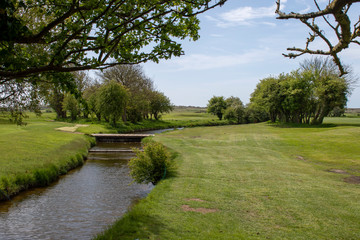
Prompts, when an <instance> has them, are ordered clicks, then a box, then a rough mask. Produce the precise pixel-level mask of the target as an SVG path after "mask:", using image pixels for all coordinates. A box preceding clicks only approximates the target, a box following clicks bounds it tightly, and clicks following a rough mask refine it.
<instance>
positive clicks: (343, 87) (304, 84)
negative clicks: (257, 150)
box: [250, 59, 349, 124]
mask: <svg viewBox="0 0 360 240" xmlns="http://www.w3.org/2000/svg"><path fill="white" fill-rule="evenodd" d="M331 66H332V64H331V63H330V62H329V61H328V60H323V61H321V60H319V59H313V60H312V61H306V62H304V63H303V64H302V68H301V69H299V70H296V71H293V72H291V73H289V74H280V75H279V76H278V77H269V78H265V79H263V80H261V81H260V83H259V84H258V85H257V86H256V89H255V91H254V92H253V93H252V95H251V99H250V101H251V105H254V106H256V107H258V108H262V109H263V110H265V111H266V112H267V113H268V114H269V116H270V119H271V121H273V122H275V121H276V120H277V119H278V120H280V121H281V122H292V123H307V124H310V123H311V124H321V123H322V122H323V119H324V117H326V116H327V115H328V114H329V113H330V112H331V111H332V110H333V109H335V108H340V109H343V108H344V107H345V105H346V101H347V95H348V93H349V82H348V81H347V80H346V79H345V78H344V77H339V76H338V74H337V73H338V71H334V68H332V67H331Z"/></svg>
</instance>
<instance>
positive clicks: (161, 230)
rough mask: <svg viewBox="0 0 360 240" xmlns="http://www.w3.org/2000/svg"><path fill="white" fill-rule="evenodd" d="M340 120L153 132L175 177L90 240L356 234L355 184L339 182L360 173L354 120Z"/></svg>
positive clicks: (359, 193)
mask: <svg viewBox="0 0 360 240" xmlns="http://www.w3.org/2000/svg"><path fill="white" fill-rule="evenodd" d="M344 121H347V120H341V119H326V122H327V123H328V124H327V125H325V126H321V127H314V126H312V127H300V126H289V125H286V126H279V125H270V124H265V123H262V124H248V125H238V126H221V127H211V128H209V127H202V128H193V129H184V130H181V131H174V132H168V133H165V134H161V135H158V136H156V137H155V139H156V140H157V141H160V142H162V143H163V144H164V145H166V146H168V147H169V148H170V149H171V150H173V151H176V152H177V153H178V157H177V158H176V161H177V165H178V170H177V175H176V176H174V177H172V178H169V179H166V180H164V181H162V182H160V183H159V184H158V185H157V186H156V187H155V188H154V189H153V191H152V192H151V193H150V194H149V195H148V197H147V198H145V199H144V200H142V201H140V203H139V204H138V205H136V206H135V207H134V208H133V209H132V210H131V211H130V212H129V213H127V214H126V215H125V217H123V218H122V219H121V220H119V221H118V222H117V223H115V224H114V226H113V227H111V228H110V229H109V230H108V231H106V232H105V233H104V234H103V235H100V236H98V238H97V239H132V240H133V239H360V185H358V184H350V183H346V182H345V181H344V178H347V177H350V176H360V148H359V142H360V126H359V125H360V119H358V121H354V122H353V121H352V120H351V121H350V122H344ZM337 124H338V125H337ZM334 169H338V170H343V171H346V172H347V173H348V174H338V173H333V172H329V171H328V170H334ZM189 199H193V200H189ZM199 199H201V200H203V201H199ZM195 200H197V201H195ZM184 205H188V207H184ZM189 208H191V209H192V210H196V209H197V210H201V209H200V208H207V209H213V210H216V212H211V213H206V214H203V213H200V212H193V211H184V209H189Z"/></svg>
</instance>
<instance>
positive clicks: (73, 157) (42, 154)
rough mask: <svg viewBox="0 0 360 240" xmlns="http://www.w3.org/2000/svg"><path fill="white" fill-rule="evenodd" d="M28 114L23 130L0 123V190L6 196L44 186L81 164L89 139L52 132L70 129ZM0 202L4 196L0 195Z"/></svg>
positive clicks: (46, 117)
mask: <svg viewBox="0 0 360 240" xmlns="http://www.w3.org/2000/svg"><path fill="white" fill-rule="evenodd" d="M52 118H53V116H52V115H51V114H44V115H43V116H42V117H40V118H37V117H35V116H34V115H32V114H30V118H29V119H27V120H26V122H27V125H26V126H17V125H15V124H11V123H9V122H7V121H6V120H4V119H2V120H1V121H0V152H1V158H0V189H1V190H2V191H5V192H6V193H7V194H8V195H10V196H11V195H14V194H16V193H18V192H19V191H21V190H24V189H27V188H29V187H33V186H45V185H48V184H49V183H50V182H52V181H54V180H56V179H57V178H58V176H59V175H61V174H65V173H66V172H67V171H68V170H70V169H72V168H74V167H76V166H79V165H81V164H82V163H83V156H86V155H87V149H88V147H89V146H90V141H91V140H90V138H89V137H87V136H84V135H80V134H72V133H66V132H61V131H57V130H55V128H58V127H64V126H73V125H74V124H71V123H61V122H54V121H50V119H52ZM0 195H1V196H0V199H3V198H4V196H3V195H2V194H0Z"/></svg>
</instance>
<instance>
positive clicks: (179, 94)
mask: <svg viewBox="0 0 360 240" xmlns="http://www.w3.org/2000/svg"><path fill="white" fill-rule="evenodd" d="M282 2H283V3H284V7H283V9H282V10H283V11H284V12H291V11H294V12H305V11H309V10H310V11H315V8H314V7H315V6H314V3H313V1H312V0H287V1H284V0H283V1H282ZM318 2H319V3H323V4H324V3H325V2H327V0H318ZM358 5H360V4H354V5H353V7H352V10H351V12H350V14H351V15H352V16H355V17H358V16H359V12H360V6H358ZM274 11H275V0H273V1H271V0H270V1H269V0H257V1H254V0H252V1H251V0H228V2H227V3H226V4H225V5H224V6H223V7H218V8H216V9H213V10H210V11H208V12H206V13H204V14H202V15H201V16H200V17H199V18H200V20H201V23H200V27H201V30H200V39H199V40H198V41H195V42H194V41H189V40H185V41H183V49H184V51H185V55H184V56H181V57H178V58H173V59H171V60H163V61H161V62H160V63H158V64H156V63H152V62H149V63H146V64H143V67H144V70H145V73H146V75H147V76H149V77H150V78H152V79H153V81H154V83H155V85H156V86H157V89H158V90H160V91H162V92H164V93H165V95H167V96H168V97H169V98H170V99H171V101H172V103H173V104H175V105H185V106H189V105H191V106H206V105H207V102H208V100H209V99H210V98H211V97H212V96H224V97H230V96H236V97H240V99H241V100H242V101H243V102H244V103H248V102H249V97H250V94H251V93H252V92H253V90H254V89H255V87H256V84H257V83H258V82H259V80H260V79H263V78H265V77H268V76H270V75H273V76H275V75H278V74H280V73H283V72H284V73H288V72H290V71H292V70H295V69H297V68H298V67H299V62H302V61H303V60H304V59H306V58H311V56H310V55H305V56H301V57H299V58H297V59H295V60H294V59H288V58H285V57H283V56H282V53H286V48H287V47H294V46H295V47H304V45H305V41H306V38H307V37H308V32H309V31H308V29H307V28H306V26H305V25H304V24H302V23H300V22H299V21H298V20H277V19H276V16H275V13H274ZM320 24H321V23H320ZM320 26H322V25H320ZM326 34H328V35H327V36H328V37H329V38H330V39H334V36H332V35H331V34H330V32H326ZM313 46H316V47H322V46H323V44H322V43H321V42H314V45H313ZM340 56H341V60H342V61H343V63H345V64H348V65H351V66H352V68H353V70H354V72H355V73H356V74H357V75H358V76H360V61H359V59H360V46H352V47H350V48H348V49H346V50H345V51H344V52H342V53H341V54H340ZM348 107H358V108H360V87H356V88H355V89H354V91H353V93H352V95H351V96H350V97H349V101H348Z"/></svg>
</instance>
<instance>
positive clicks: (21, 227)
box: [0, 143, 152, 240]
mask: <svg viewBox="0 0 360 240" xmlns="http://www.w3.org/2000/svg"><path fill="white" fill-rule="evenodd" d="M102 145H104V146H97V147H104V148H109V149H111V148H115V149H118V148H124V149H125V148H129V147H140V145H139V143H115V144H114V143H111V144H110V145H106V143H102ZM106 155H108V153H106V154H103V153H101V154H99V153H96V154H89V156H88V160H87V161H86V163H85V164H84V166H83V167H81V168H79V169H76V170H74V171H71V172H70V173H69V174H67V175H66V176H64V177H62V178H60V180H59V181H58V182H57V183H54V184H53V185H51V186H50V187H47V188H37V189H33V190H30V191H27V192H25V193H23V194H20V195H19V196H16V197H14V198H13V199H12V201H11V202H2V203H0V239H7V240H8V239H9V240H10V239H91V238H92V237H93V236H94V235H96V234H97V233H99V232H101V231H102V230H104V229H105V228H106V227H107V226H108V225H109V224H111V223H113V222H114V221H115V220H116V219H118V218H119V217H121V216H122V215H123V214H124V213H125V212H126V211H127V209H128V207H129V206H131V204H132V201H134V200H136V199H138V198H141V197H144V196H146V194H148V193H149V192H150V190H151V188H152V186H151V184H150V185H145V184H135V183H133V184H131V185H129V184H130V183H131V181H132V179H131V178H130V176H129V169H128V167H127V165H126V164H127V161H128V159H129V158H131V157H132V156H133V155H132V154H131V153H124V154H121V153H116V154H110V156H111V157H110V158H107V157H106Z"/></svg>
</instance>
